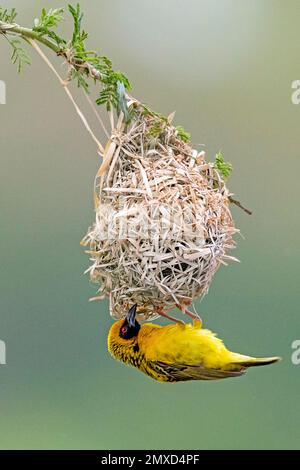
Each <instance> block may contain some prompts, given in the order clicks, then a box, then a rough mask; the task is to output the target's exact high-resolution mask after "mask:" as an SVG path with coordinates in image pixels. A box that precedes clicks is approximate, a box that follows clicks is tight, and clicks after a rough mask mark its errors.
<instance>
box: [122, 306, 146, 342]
mask: <svg viewBox="0 0 300 470" xmlns="http://www.w3.org/2000/svg"><path fill="white" fill-rule="evenodd" d="M136 307H137V304H135V305H133V306H132V307H131V308H130V309H129V310H128V313H127V315H126V318H125V320H124V323H123V325H122V326H121V329H120V337H121V338H123V339H131V338H133V337H134V336H137V334H138V332H139V329H140V328H141V325H140V324H139V323H138V322H137V321H136V319H135V316H136Z"/></svg>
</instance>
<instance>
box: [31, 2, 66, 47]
mask: <svg viewBox="0 0 300 470" xmlns="http://www.w3.org/2000/svg"><path fill="white" fill-rule="evenodd" d="M63 12H64V9H63V8H56V9H52V8H51V9H50V10H49V11H48V12H47V11H46V10H45V8H43V9H42V12H41V16H40V18H36V19H35V20H34V27H33V28H32V29H33V31H35V32H36V33H39V35H40V36H41V37H42V36H46V37H48V38H50V39H53V40H54V41H55V42H56V44H57V45H58V46H59V47H61V46H62V45H64V44H66V41H65V40H64V39H63V38H61V37H60V36H58V34H56V33H55V32H54V31H53V29H52V28H56V27H57V25H58V23H60V22H61V21H62V20H63V19H64V17H63Z"/></svg>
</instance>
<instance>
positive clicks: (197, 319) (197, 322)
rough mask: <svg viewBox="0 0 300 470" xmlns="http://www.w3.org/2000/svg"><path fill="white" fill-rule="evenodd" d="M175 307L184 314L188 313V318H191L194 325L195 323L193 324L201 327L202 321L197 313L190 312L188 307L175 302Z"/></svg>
mask: <svg viewBox="0 0 300 470" xmlns="http://www.w3.org/2000/svg"><path fill="white" fill-rule="evenodd" d="M176 307H177V308H178V309H179V310H180V311H181V312H182V313H184V314H185V315H188V316H189V317H190V318H192V319H193V321H194V325H195V326H199V328H201V327H202V324H203V322H202V319H201V317H200V316H199V315H198V314H196V313H193V312H191V311H190V310H188V309H187V308H186V306H185V305H182V304H177V305H176Z"/></svg>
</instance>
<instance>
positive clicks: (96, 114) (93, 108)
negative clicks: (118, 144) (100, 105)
mask: <svg viewBox="0 0 300 470" xmlns="http://www.w3.org/2000/svg"><path fill="white" fill-rule="evenodd" d="M84 94H85V97H86V99H87V100H88V103H89V105H90V107H91V108H92V110H93V112H94V114H95V116H96V118H97V119H98V121H99V123H100V126H101V127H102V129H103V132H104V134H105V135H106V137H107V138H108V139H109V138H110V135H109V133H108V131H107V129H106V127H105V125H104V122H103V120H102V118H101V116H100V114H99V113H98V111H97V109H96V108H95V106H94V104H93V102H92V100H91V98H90V97H89V95H88V94H87V92H86V91H85V92H84Z"/></svg>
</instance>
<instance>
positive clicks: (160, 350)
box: [108, 306, 279, 382]
mask: <svg viewBox="0 0 300 470" xmlns="http://www.w3.org/2000/svg"><path fill="white" fill-rule="evenodd" d="M135 313H136V306H134V307H132V308H131V309H130V310H129V312H128V315H127V317H126V319H125V320H119V321H117V322H115V323H114V324H113V325H112V327H111V329H110V331H109V335H108V350H109V352H110V353H111V354H112V356H113V357H115V358H116V359H118V360H120V361H122V362H125V363H126V364H131V365H132V366H134V367H137V368H138V369H139V370H141V371H142V372H144V373H146V374H147V375H149V376H150V377H152V378H153V379H155V380H158V381H161V382H179V381H186V380H214V379H221V378H226V377H236V376H239V375H241V374H243V373H244V372H245V371H246V369H247V368H248V367H252V366H259V365H266V364H272V363H273V362H277V361H278V360H279V358H278V357H268V358H259V359H257V358H253V357H250V356H244V355H242V354H237V353H233V352H231V351H229V350H228V349H227V348H226V347H225V345H224V343H223V341H222V340H221V339H219V338H218V337H217V336H216V335H215V334H214V333H212V332H211V331H210V330H207V329H203V328H201V322H197V321H196V322H194V324H170V325H167V326H160V325H154V324H151V323H146V324H144V325H142V326H141V325H139V323H138V322H137V321H136V320H135Z"/></svg>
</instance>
